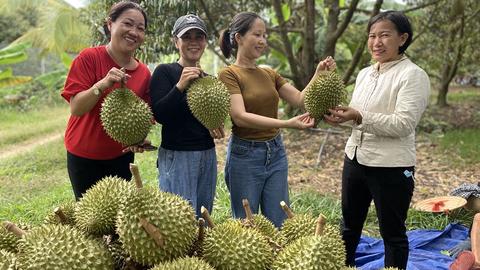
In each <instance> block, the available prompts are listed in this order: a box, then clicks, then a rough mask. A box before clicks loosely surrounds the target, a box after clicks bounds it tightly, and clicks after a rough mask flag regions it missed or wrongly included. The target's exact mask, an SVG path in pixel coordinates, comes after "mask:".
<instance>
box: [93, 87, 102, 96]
mask: <svg viewBox="0 0 480 270" xmlns="http://www.w3.org/2000/svg"><path fill="white" fill-rule="evenodd" d="M92 89H93V94H94V95H95V96H100V95H101V94H102V92H103V91H102V90H100V88H98V86H97V85H96V84H94V85H93V86H92Z"/></svg>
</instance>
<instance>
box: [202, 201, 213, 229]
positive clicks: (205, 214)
mask: <svg viewBox="0 0 480 270" xmlns="http://www.w3.org/2000/svg"><path fill="white" fill-rule="evenodd" d="M200 212H201V213H202V217H203V218H204V219H205V221H207V224H208V227H210V228H212V229H213V228H215V223H213V220H212V218H211V217H210V213H208V210H207V208H205V207H204V206H202V208H201V209H200Z"/></svg>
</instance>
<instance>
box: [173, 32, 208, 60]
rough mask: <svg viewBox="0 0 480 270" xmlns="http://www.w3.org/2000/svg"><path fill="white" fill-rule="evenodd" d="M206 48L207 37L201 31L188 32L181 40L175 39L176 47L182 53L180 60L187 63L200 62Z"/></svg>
mask: <svg viewBox="0 0 480 270" xmlns="http://www.w3.org/2000/svg"><path fill="white" fill-rule="evenodd" d="M206 46H207V37H206V36H205V33H203V32H202V31H200V30H199V29H191V30H188V31H187V32H186V33H185V34H183V35H182V36H181V37H180V38H176V39H175V47H177V49H178V51H179V53H180V59H181V61H185V62H186V63H196V62H198V61H199V60H200V57H202V54H203V51H204V50H205V47H206Z"/></svg>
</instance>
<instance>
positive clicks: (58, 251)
mask: <svg viewBox="0 0 480 270" xmlns="http://www.w3.org/2000/svg"><path fill="white" fill-rule="evenodd" d="M18 248H19V252H18V254H17V265H18V268H19V269H22V270H54V269H69V270H80V269H97V270H104V269H105V270H107V269H108V270H111V269H113V267H114V266H113V260H112V258H111V256H110V254H109V252H108V251H107V250H106V248H105V247H104V246H103V245H102V244H101V242H100V241H97V240H93V239H89V238H87V237H86V236H85V235H84V234H83V233H81V232H80V231H78V230H77V229H75V228H74V227H72V226H63V225H42V226H41V227H37V228H34V229H31V230H30V231H29V232H28V233H26V234H24V235H23V237H22V239H21V240H20V243H19V247H18Z"/></svg>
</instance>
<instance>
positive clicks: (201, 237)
mask: <svg viewBox="0 0 480 270" xmlns="http://www.w3.org/2000/svg"><path fill="white" fill-rule="evenodd" d="M205 231H206V229H205V219H203V218H199V219H198V229H197V237H196V238H195V241H194V242H193V244H192V246H191V247H190V249H189V251H188V252H187V255H188V256H195V257H198V258H201V257H202V256H203V242H204V241H205V233H206V232H205Z"/></svg>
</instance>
